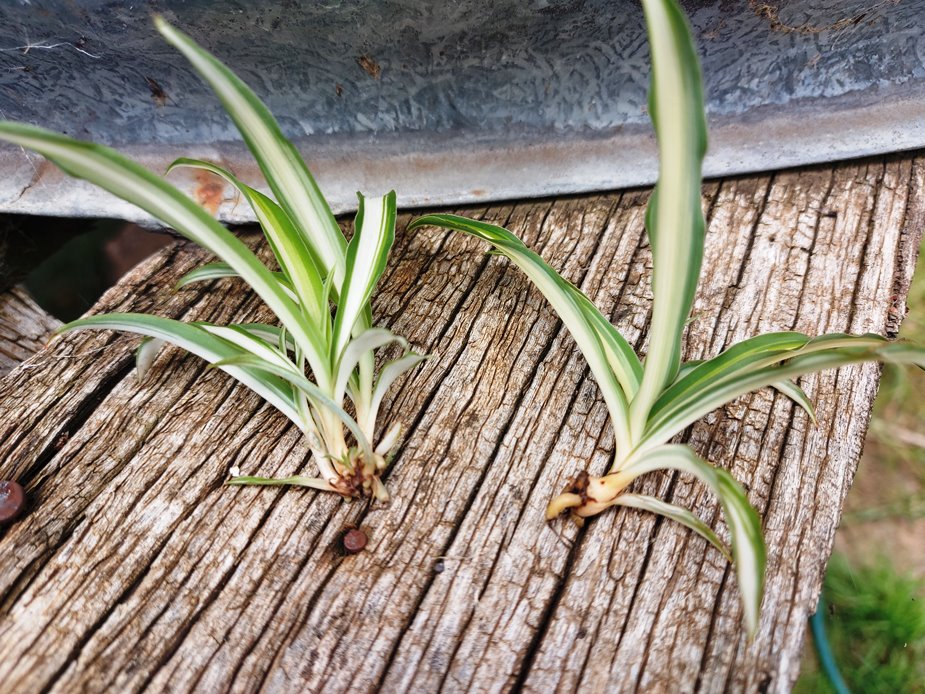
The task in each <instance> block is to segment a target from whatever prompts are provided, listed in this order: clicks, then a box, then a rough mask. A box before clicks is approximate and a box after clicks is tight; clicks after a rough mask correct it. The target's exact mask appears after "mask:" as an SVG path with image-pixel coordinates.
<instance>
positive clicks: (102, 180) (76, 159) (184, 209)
mask: <svg viewBox="0 0 925 694" xmlns="http://www.w3.org/2000/svg"><path fill="white" fill-rule="evenodd" d="M0 139H5V140H8V141H9V142H13V143H15V144H17V145H20V146H22V147H26V148H28V149H32V150H34V151H36V152H38V153H39V154H41V155H43V156H44V157H45V158H46V159H48V160H50V161H52V162H54V163H55V164H57V165H58V166H59V167H61V169H63V170H64V172H65V173H67V174H69V175H71V176H74V177H76V178H82V179H85V180H87V181H90V182H91V183H93V184H95V185H97V186H99V187H100V188H103V189H104V190H107V191H109V192H110V193H112V194H113V195H115V196H117V197H120V198H122V199H123V200H126V201H128V202H131V203H133V204H135V205H137V206H138V207H140V208H141V209H143V210H145V211H146V212H148V213H149V214H151V215H152V216H154V217H156V218H158V219H160V220H161V221H162V222H164V223H165V224H167V225H168V226H170V227H172V228H173V229H175V230H176V231H178V232H179V233H181V234H183V235H184V236H185V237H186V238H188V239H190V240H191V241H194V242H195V243H198V244H199V245H200V246H203V247H204V248H206V249H208V250H210V251H212V252H213V253H215V255H217V256H218V257H219V258H221V259H222V260H223V261H225V262H226V263H228V264H229V265H230V266H231V267H232V268H233V269H234V270H235V271H236V272H237V273H238V274H239V275H240V276H241V277H242V278H243V279H244V280H245V281H246V282H247V283H248V284H249V285H250V286H251V288H253V290H254V291H255V292H257V294H258V295H259V296H260V298H261V299H263V300H264V302H266V304H267V306H269V307H270V309H271V310H272V311H273V312H274V313H275V314H276V315H277V317H278V318H279V320H280V321H281V322H282V323H283V324H284V325H285V326H286V327H287V328H288V329H289V331H290V332H291V333H292V334H293V337H294V338H295V340H296V342H297V343H298V344H299V346H300V347H301V348H302V349H303V350H304V351H305V354H306V357H307V358H308V360H309V362H310V363H311V365H312V371H313V372H314V373H315V376H316V377H317V378H318V379H319V382H322V383H323V384H324V386H325V387H328V386H330V385H331V384H330V378H331V376H330V365H329V364H328V363H327V360H326V359H325V352H326V348H325V345H324V343H323V340H322V339H321V337H320V336H319V335H317V333H316V331H314V330H313V329H312V326H310V325H309V323H308V322H307V321H306V320H305V319H304V318H303V317H302V314H301V311H300V310H299V307H298V306H297V305H296V304H295V302H293V301H292V299H290V298H289V296H288V295H287V294H286V292H285V290H284V289H283V288H282V286H281V285H280V283H279V282H278V281H277V280H276V278H275V277H274V276H273V274H272V273H271V272H270V271H269V270H268V269H267V268H266V266H264V265H263V263H261V262H260V260H258V259H257V257H256V256H255V255H254V254H253V253H252V252H251V251H250V249H249V248H248V247H247V246H245V245H244V243H243V242H242V241H241V240H240V239H238V238H237V237H236V236H235V235H234V234H232V233H231V232H230V231H228V230H227V229H225V227H223V226H222V225H221V224H219V223H218V222H217V221H215V220H214V219H213V218H212V216H211V215H209V213H208V212H206V211H205V210H204V209H203V208H202V207H200V206H199V205H197V204H196V203H195V202H193V201H192V200H191V199H190V198H188V197H186V196H185V195H184V194H183V193H181V192H180V191H179V190H177V189H176V188H174V187H173V186H172V185H170V184H169V183H168V182H167V181H165V180H163V179H162V178H160V177H159V176H156V175H154V174H153V173H152V172H150V171H148V170H147V169H145V168H144V167H142V166H139V165H138V164H136V163H135V162H133V161H131V160H130V159H127V158H126V157H123V156H122V155H121V154H119V153H118V152H116V151H115V150H112V149H109V148H108V147H103V146H101V145H95V144H92V143H87V142H80V141H78V140H73V139H71V138H69V137H65V136H64V135H59V134H57V133H53V132H51V131H48V130H44V129H42V128H36V127H33V126H30V125H21V124H19V123H10V122H0Z"/></svg>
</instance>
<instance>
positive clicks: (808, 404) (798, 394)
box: [771, 380, 819, 424]
mask: <svg viewBox="0 0 925 694" xmlns="http://www.w3.org/2000/svg"><path fill="white" fill-rule="evenodd" d="M771 387H772V388H773V389H774V390H776V391H778V392H779V393H781V394H782V395H786V396H787V397H788V398H790V399H791V400H793V401H794V402H795V403H796V404H797V405H799V406H800V407H802V408H803V410H804V411H805V412H806V414H808V415H809V418H810V420H811V421H812V423H813V424H818V423H819V422H817V421H816V408H814V407H813V403H812V400H810V399H809V396H808V395H807V394H806V393H804V392H803V389H802V388H800V386H798V385H797V384H796V383H794V382H793V381H787V380H784V381H778V382H777V383H772V384H771Z"/></svg>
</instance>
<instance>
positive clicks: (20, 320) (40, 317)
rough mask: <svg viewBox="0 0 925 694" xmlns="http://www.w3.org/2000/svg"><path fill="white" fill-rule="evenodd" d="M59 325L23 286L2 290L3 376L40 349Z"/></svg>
mask: <svg viewBox="0 0 925 694" xmlns="http://www.w3.org/2000/svg"><path fill="white" fill-rule="evenodd" d="M59 325H61V322H60V321H58V320H56V319H55V318H54V317H52V316H50V315H49V314H48V313H46V312H45V311H44V310H42V308H41V307H40V306H39V305H38V304H36V303H35V300H34V299H33V298H32V297H31V296H29V293H28V292H27V291H26V290H25V289H24V288H23V287H13V288H12V289H10V290H8V291H5V292H3V293H0V376H5V375H6V374H8V373H9V372H10V370H11V369H12V368H13V367H15V366H16V365H17V364H19V363H20V362H22V361H24V360H26V359H28V358H29V357H31V356H32V355H33V354H35V353H36V352H38V351H39V350H40V349H41V348H42V346H43V345H44V344H45V342H46V341H47V340H48V338H49V337H50V336H51V334H52V333H53V332H54V331H55V329H56V328H57V327H58V326H59Z"/></svg>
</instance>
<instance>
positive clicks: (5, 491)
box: [0, 480, 26, 523]
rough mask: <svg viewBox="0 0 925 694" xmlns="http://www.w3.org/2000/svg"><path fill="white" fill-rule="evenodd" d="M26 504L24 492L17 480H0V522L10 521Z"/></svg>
mask: <svg viewBox="0 0 925 694" xmlns="http://www.w3.org/2000/svg"><path fill="white" fill-rule="evenodd" d="M25 505H26V493H25V491H23V488H22V485H20V484H19V482H13V481H12V480H3V481H2V482H0V523H11V522H12V521H14V520H16V517H17V516H18V515H19V514H20V513H21V512H22V510H23V507H24V506H25Z"/></svg>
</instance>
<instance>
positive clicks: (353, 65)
mask: <svg viewBox="0 0 925 694" xmlns="http://www.w3.org/2000/svg"><path fill="white" fill-rule="evenodd" d="M684 5H685V9H686V10H687V11H688V14H689V15H690V17H691V21H692V24H693V26H694V31H695V36H696V37H697V40H698V43H699V47H700V51H701V53H702V56H703V67H704V76H705V81H706V88H707V97H708V112H709V115H710V124H711V148H710V154H709V155H708V158H707V162H706V172H707V174H708V175H711V176H719V175H726V174H730V173H743V172H750V171H760V170H770V169H778V168H782V167H789V166H794V165H797V164H803V163H809V162H821V161H831V160H838V159H845V158H850V157H856V156H861V155H865V154H872V153H879V152H887V151H899V150H904V149H910V148H915V147H920V146H923V145H925V39H923V35H922V32H921V31H920V25H921V18H922V17H923V16H925V0H885V1H881V2H873V3H872V2H871V1H870V0H848V1H847V2H840V1H836V0H794V2H788V3H786V5H784V4H783V3H775V2H756V0H751V1H750V2H740V3H728V2H720V1H719V0H714V1H709V0H706V1H703V2H686V3H684ZM152 10H157V11H159V12H162V13H163V14H164V15H165V16H166V17H167V18H168V19H169V20H171V21H173V22H174V23H176V24H177V25H178V26H180V27H181V28H183V29H184V30H186V31H188V32H189V33H190V34H191V35H192V36H193V37H194V38H195V39H196V40H197V41H200V42H201V43H202V44H203V45H205V46H206V47H207V48H209V49H210V50H212V51H213V52H214V53H215V54H216V55H218V56H219V57H220V58H221V59H222V60H224V61H226V62H227V63H228V64H229V65H230V66H231V67H232V68H233V69H234V70H235V71H236V72H238V73H239V74H241V76H242V77H244V79H245V80H247V81H248V82H249V83H250V84H251V85H252V86H253V87H254V88H255V89H256V91H257V92H258V93H259V94H260V96H261V97H262V98H264V99H265V100H266V101H267V103H268V104H269V105H270V107H271V109H272V110H273V111H274V113H276V115H277V116H278V118H279V120H280V122H281V124H282V127H283V129H284V130H285V131H286V133H287V134H288V135H289V136H291V137H292V138H293V139H294V140H295V141H296V143H297V146H298V147H299V148H300V149H301V150H302V152H303V153H304V154H305V155H306V158H307V159H308V160H309V162H310V165H311V167H312V169H313V170H314V171H316V172H317V175H318V178H319V181H320V184H321V186H322V188H323V189H324V191H325V193H326V194H327V195H328V196H329V198H330V199H331V200H332V202H333V206H334V208H335V210H336V211H338V212H343V211H348V210H351V209H353V208H354V207H355V203H356V197H355V191H356V190H363V191H364V192H368V193H376V192H381V191H382V190H383V189H385V188H395V189H396V191H397V192H398V195H399V201H400V203H401V204H402V205H403V206H405V207H408V206H426V205H434V204H444V203H450V202H454V203H455V202H473V201H486V200H497V199H509V198H523V197H536V196H547V195H554V194H562V193H572V192H579V191H589V190H603V189H613V188H620V187H626V186H633V185H641V184H646V183H651V182H652V181H653V180H654V178H655V175H656V169H655V144H654V140H653V138H652V134H651V129H650V126H649V124H648V116H647V113H646V83H647V79H648V67H647V64H648V54H647V51H648V49H647V45H646V41H645V36H644V28H643V23H642V17H641V12H640V10H639V7H638V3H636V2H635V1H629V0H624V1H620V2H612V1H610V0H585V1H584V2H574V1H572V0H569V1H565V0H535V1H534V2H526V3H525V2H516V1H515V0H502V1H500V2H498V1H491V2H490V1H488V0H462V1H461V2H457V3H452V4H447V3H434V2H428V3H421V2H418V1H417V0H390V1H388V2H376V3H358V2H353V3H338V4H336V5H334V6H331V5H330V4H320V3H291V2H287V0H274V1H272V2H257V1H256V0H244V1H243V2H239V3H237V4H236V5H235V6H234V8H233V9H229V6H227V5H226V4H224V3H217V2H213V1H206V0H199V1H198V2H180V1H179V0H167V1H163V2H158V3H157V5H156V7H155V6H154V5H153V4H151V5H149V4H146V3H134V2H131V3H130V2H127V1H123V0H109V1H104V0H81V1H80V2H69V3H62V2H41V1H35V2H32V3H28V4H21V5H16V6H11V5H7V6H5V7H3V8H2V9H0V20H2V21H0V116H2V117H5V118H11V119H15V120H22V121H26V122H31V123H37V124H41V125H45V126H48V127H51V128H54V129H56V130H62V131H65V132H68V133H69V134H72V135H75V136H77V137H82V138H87V139H92V140H96V141H102V142H106V143H108V144H112V145H115V146H118V147H119V148H120V149H123V150H125V151H126V152H128V153H129V154H130V155H132V156H135V157H137V158H139V159H141V160H142V161H144V163H146V164H147V165H149V166H151V167H152V168H153V169H155V170H164V168H166V165H167V164H168V163H169V162H170V161H172V160H173V159H174V158H175V157H177V156H181V155H182V156H201V157H205V158H208V159H211V160H213V161H217V162H220V163H223V164H225V165H227V166H229V167H230V168H232V169H233V170H234V171H235V172H236V173H237V174H238V175H239V177H241V178H243V179H245V180H247V181H249V182H252V183H258V182H259V175H258V172H257V171H256V169H255V167H254V166H253V164H252V163H251V160H250V157H249V156H248V154H247V152H246V151H245V149H244V148H243V146H242V145H241V144H240V140H239V139H238V137H237V134H236V132H235V131H234V129H233V127H232V125H231V123H230V121H229V120H228V119H227V117H226V116H225V115H224V114H223V113H222V111H221V108H220V106H219V105H218V103H217V101H216V100H215V98H214V97H213V96H212V95H211V94H210V93H209V92H208V90H207V89H206V88H205V87H204V86H203V85H202V84H201V83H200V82H199V80H198V79H197V78H196V76H195V75H194V74H193V73H192V72H191V70H190V69H189V68H188V67H187V65H186V64H185V63H184V61H183V59H182V58H181V57H180V56H179V55H178V54H176V53H175V52H174V51H173V50H172V49H171V48H170V47H169V46H167V45H165V44H164V43H163V42H162V41H161V40H160V39H159V37H158V36H157V35H156V34H155V32H154V30H153V28H152V26H151V22H150V18H149V15H150V12H151V11H152ZM176 180H177V182H178V183H179V184H180V185H181V187H182V188H184V189H185V190H187V191H188V192H189V193H190V194H192V195H194V197H196V198H197V199H200V198H201V199H203V200H204V201H205V204H207V206H209V207H210V209H214V210H215V211H216V212H217V214H218V215H219V216H220V217H221V218H222V219H224V220H226V221H229V222H239V221H248V220H250V219H252V216H251V213H250V210H249V209H247V206H246V205H242V204H240V201H238V200H237V199H236V198H235V196H234V195H233V193H232V191H231V190H230V189H227V188H226V187H225V186H224V185H222V184H219V183H216V182H215V181H212V180H211V179H208V180H205V179H197V178H196V176H195V175H193V174H189V175H184V174H177V178H176ZM258 187H259V186H258ZM90 190H91V189H90V187H89V186H85V185H83V184H80V183H78V182H74V181H71V180H69V179H67V178H65V177H63V176H62V175H61V174H60V173H59V172H57V171H56V170H55V169H54V168H52V167H47V166H43V164H42V163H41V160H38V159H36V158H32V157H30V156H28V155H27V154H25V153H24V152H22V151H20V150H17V149H14V148H9V147H4V148H2V149H0V210H7V211H13V210H15V211H20V212H27V213H37V214H57V215H67V216H86V215H96V216H99V215H105V216H119V217H125V218H129V219H133V220H136V221H142V222H143V221H146V220H144V218H143V217H141V216H140V213H138V211H137V210H135V209H134V208H132V207H130V206H128V205H124V204H122V203H118V202H114V201H112V200H111V199H109V198H107V197H106V196H103V195H100V194H98V193H96V192H94V193H93V194H92V195H90V194H89V191H90Z"/></svg>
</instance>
